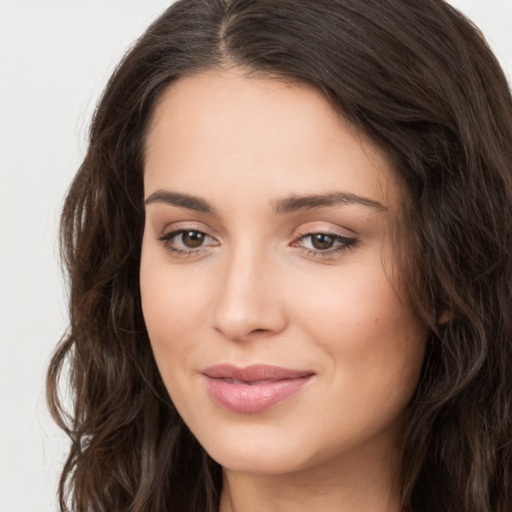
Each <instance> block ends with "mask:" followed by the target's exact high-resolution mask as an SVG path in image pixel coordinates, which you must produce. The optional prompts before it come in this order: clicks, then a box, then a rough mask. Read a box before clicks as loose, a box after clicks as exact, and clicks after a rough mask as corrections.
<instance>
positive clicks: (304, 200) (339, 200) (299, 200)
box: [274, 192, 387, 213]
mask: <svg viewBox="0 0 512 512" xmlns="http://www.w3.org/2000/svg"><path fill="white" fill-rule="evenodd" d="M345 204H347V205H348V204H360V205H363V206H369V207H371V208H375V209H376V210H378V211H380V212H385V211H387V208H386V207H385V206H384V205H383V204H381V203H379V202H378V201H376V200H375V199H369V198H367V197H361V196H358V195H356V194H351V193H348V192H330V193H328V194H318V195H310V196H290V197H286V198H284V199H278V200H276V201H274V211H275V212H276V213H291V212H295V211H299V210H311V209H313V208H325V207H328V206H338V205H345Z"/></svg>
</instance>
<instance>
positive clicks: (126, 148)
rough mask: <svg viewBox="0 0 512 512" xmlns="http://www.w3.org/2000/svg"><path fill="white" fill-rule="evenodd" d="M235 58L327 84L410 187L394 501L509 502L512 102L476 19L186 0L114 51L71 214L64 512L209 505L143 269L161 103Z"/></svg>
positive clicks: (210, 471)
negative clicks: (408, 305) (154, 348)
mask: <svg viewBox="0 0 512 512" xmlns="http://www.w3.org/2000/svg"><path fill="white" fill-rule="evenodd" d="M230 66H236V67H239V68H241V69H245V70H246V71H247V72H248V73H257V74H261V75H262V76H273V77H276V76H277V77H282V78H283V79H292V80H295V81H299V82H303V83H306V84H310V85H312V86H314V87H316V88H317V89H318V90H320V91H322V92H323V93H324V94H325V95H326V96H327V97H328V98H329V100H330V101H332V102H333V105H334V106H335V108H338V109H339V110H340V112H341V113H342V114H343V115H344V116H345V118H346V119H348V120H349V121H350V122H351V123H353V124H354V125H355V126H357V127H358V128H359V129H360V130H362V132H363V133H365V134H366V135H367V136H368V137H369V138H370V139H371V140H373V141H374V143H376V144H378V145H379V146H380V147H381V148H383V149H384V151H385V152H386V154H387V155H388V157H389V159H390V161H391V162H392V163H393V165H394V169H395V170H396V173H397V175H398V176H399V179H400V182H401V183H402V185H403V188H404V208H403V214H402V217H403V219H402V223H403V227H404V229H405V231H406V233H407V240H408V241H409V242H408V244H407V247H406V248H405V249H406V250H403V251H401V252H402V253H403V254H402V261H403V265H402V268H403V272H404V279H405V281H406V283H407V287H408V290H409V293H410V296H411V298H412V301H413V304H414V308H415V310H416V311H417V314H418V316H419V318H420V319H421V321H422V322H423V323H424V324H425V325H426V326H427V328H428V330H429V339H428V344H427V353H426V357H425V362H424V365H423V369H422V375H421V379H420V382H419V385H418V389H417V391H416V394H415V396H414V398H413V400H412V402H411V404H410V407H409V410H408V415H409V416H408V422H407V430H406V432H405V433H404V436H403V461H402V465H401V481H402V483H403V486H402V504H403V510H404V511H409V510H412V511H414V512H435V511H438V512H453V511H461V512H462V511H464V512H470V511H471V512H473V511H475V512H476V511H478V512H510V511H511V510H512V409H511V406H512V270H511V268H512V256H511V252H512V99H511V95H510V90H509V87H508V84H507V81H506V79H505V77H504V75H503V73H502V71H501V69H500V67H499V65H498V63H497V61H496V59H495V57H494V56H493V55H492V53H491V51H490V50H489V48H488V47H487V45H486V43H485V41H484V39H483V37H482V36H481V34H480V33H479V32H478V30H477V29H476V28H475V27H474V26H472V24H471V23H470V22H469V21H468V20H467V19H466V18H465V17H464V16H463V15H461V14H460V13H459V12H458V11H456V10H455V9H453V8H451V7H450V6H449V5H448V4H446V3H445V2H443V1H442V0H421V1H420V0H315V1H310V0H181V1H178V2H177V3H176V4H174V5H173V6H171V7H170V8H169V9H168V10H167V11H166V12H165V13H164V14H163V15H162V16H161V17H160V18H159V19H158V20H157V21H156V22H155V23H154V24H152V25H151V26H150V27H149V29H148V31H147V32H146V33H145V34H144V35H143V37H142V38H141V39H140V40H139V41H137V43H136V44H135V46H134V47H133V48H132V50H131V51H130V52H129V53H128V54H127V55H126V56H125V58H124V59H123V61H122V62H121V64H120V65H119V67H118V68H117V70H116V71H115V73H114V75H113V76H112V78H111V79H110V81H109V83H108V85H107V87H106V89H105V92H104V94H103V97H102V98H101V101H100V103H99V106H98V108H97V110H96V112H95V115H94V119H93V123H92V126H91V130H90V144H89V149H88V152H87V155H86V157H85V159H84V162H83V164H82V165H81V167H80V169H79V171H78V173H77V175H76V177H75V179H74V181H73V183H72V185H71V188H70V190H69V193H68V195H67V198H66V202H65V207H64V211H63V215H62V225H61V229H62V231H61V234H62V237H61V240H62V254H63V259H64V262H65V265H66V269H67V273H68V276H69V282H70V328H69V332H68V333H67V334H66V336H65V337H64V338H63V340H62V342H61V343H60V345H59V347H58V349H57V351H56V353H55V355H54V357H53V359H52V362H51V366H50V369H49V373H48V400H49V404H50V408H51V411H52V413H53V415H54V416H55V418H56V420H57V421H58V422H59V424H60V425H61V426H62V428H64V429H65V430H66V432H67V433H68V434H69V436H70V438H71V450H70V453H69V457H68V459H67V462H66V464H65V467H64V469H63V473H62V477H61V482H60V502H61V509H62V510H66V508H67V506H68V504H69V505H70V506H71V509H72V510H74V511H76V512H91V511H94V512H100V511H101V512H107V511H108V512H112V511H115V512H121V511H131V512H150V511H151V512H163V511H171V510H172V511H177V512H186V511H189V512H198V511H200V510H204V511H215V510H217V508H218V500H219V492H220V485H221V470H220V467H219V466H218V464H217V463H215V462H214V461H212V460H211V459H210V458H209V457H208V455H206V454H205V452H204V451H203V449H202V448H201V447H200V446H199V445H198V443H197V442H196V441H195V439H194V437H193V436H192V435H191V433H190V432H189V431H188V429H187V428H186V426H185V425H184V424H183V422H182V420H181V419H180V417H179V415H178V414H177V412H176V410H175V408H174V406H173V405H172V402H171V401H170V399H169V397H168V394H167V392H166V390H165V387H164V386H163V384H162V381H161V378H160V376H159V374H158V371H157V368H156V365H155V362H154V359H153V355H152V352H151V348H150V344H149V340H148V336H147V333H146V329H145V326H144V322H143V318H142V313H141V305H140V296H139V278H138V272H139V259H140V250H141V239H142V232H143V224H144V207H143V181H142V176H143V164H144V151H143V148H144V137H145V133H146V130H147V127H148V122H149V119H150V116H151V113H152V111H153V109H154V106H155V104H156V102H157V100H158V99H159V97H160V96H161V94H162V92H163V91H164V90H165V89H166V88H167V87H168V85H169V84H170V83H171V82H172V81H173V80H175V79H177V78H178V77H181V76H184V75H190V74H192V73H198V72H201V71H204V70H209V69H216V68H226V67H230ZM64 377H66V378H67V379H68V380H65V381H64V382H67V383H68V384H69V386H70V389H71V393H72V396H73V398H74V408H73V410H72V411H68V412H66V411H65V410H64V408H63V407H62V403H61V401H60V400H59V381H60V380H64ZM61 384H62V383H61Z"/></svg>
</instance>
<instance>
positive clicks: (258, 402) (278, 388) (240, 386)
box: [203, 364, 314, 413]
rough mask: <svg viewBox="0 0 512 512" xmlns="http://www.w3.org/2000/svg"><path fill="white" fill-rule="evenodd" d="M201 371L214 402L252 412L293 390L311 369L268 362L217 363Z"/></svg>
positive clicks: (274, 401)
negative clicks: (304, 369)
mask: <svg viewBox="0 0 512 512" xmlns="http://www.w3.org/2000/svg"><path fill="white" fill-rule="evenodd" d="M203 375H204V376H205V377H206V385H207V390H208V393H209V395H210V397H211V398H212V400H213V401H214V402H215V403H217V404H218V405H220V406H221V407H224V408H226V409H229V410H231V411H235V412H244V413H255V412H261V411H264V410H266V409H269V408H270V407H273V406H274V405H276V404H278V403H279V402H282V401H283V400H285V399H287V398H289V397H290V396H292V395H294V394H295V393H297V392H298V391H299V390H300V389H301V388H302V386H304V385H305V384H306V383H307V382H309V380H310V379H311V378H312V377H313V375H314V373H312V372H311V371H298V370H290V369H287V368H280V367H278V366H268V365H252V366H247V367H245V368H238V367H236V366H233V365H230V364H219V365H215V366H211V367H209V368H206V370H204V371H203Z"/></svg>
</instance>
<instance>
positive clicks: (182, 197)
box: [144, 190, 215, 213]
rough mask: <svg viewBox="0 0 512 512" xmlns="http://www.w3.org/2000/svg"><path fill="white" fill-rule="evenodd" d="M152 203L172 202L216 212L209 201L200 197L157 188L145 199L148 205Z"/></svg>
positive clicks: (194, 208)
mask: <svg viewBox="0 0 512 512" xmlns="http://www.w3.org/2000/svg"><path fill="white" fill-rule="evenodd" d="M152 203H164V204H171V205H174V206H181V207H182V208H188V209H190V210H196V211H198V212H204V213H214V212H215V210H214V209H213V208H212V207H211V206H210V205H209V204H208V202H207V201H205V200H204V199H201V198H200V197H194V196H190V195H188V194H182V193H180V192H171V191H168V190H157V191H155V192H153V193H152V194H151V195H150V196H149V197H148V198H147V199H146V200H145V201H144V204H145V205H146V206H147V205H148V204H152Z"/></svg>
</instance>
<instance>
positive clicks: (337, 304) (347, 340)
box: [294, 265, 426, 407]
mask: <svg viewBox="0 0 512 512" xmlns="http://www.w3.org/2000/svg"><path fill="white" fill-rule="evenodd" d="M372 268H373V269H377V270H372V271H370V272H366V274H365V273H364V271H363V270H361V269H360V271H359V272H358V271H357V269H353V270H354V271H353V272H347V273H346V274H345V276H344V278H343V279H339V280H338V279H337V280H334V279H333V280H330V281H329V287H325V286H324V287H323V288H322V289H319V290H318V291H317V292H316V293H315V292H311V290H310V291H309V293H308V294H307V295H306V294H305V293H296V294H295V295H294V296H295V297H299V298H300V297H303V298H302V299H298V300H297V303H296V305H295V309H296V310H297V311H302V312H303V314H302V318H301V323H302V329H303V330H304V331H307V332H308V334H309V338H310V339H314V340H316V343H317V344H318V345H320V346H321V347H322V349H323V351H324V352H325V353H326V354H328V356H329V358H330V361H331V365H330V368H331V369H332V373H333V377H332V378H333V379H334V380H335V382H336V385H337V386H338V388H339V389H341V390H346V391H347V392H348V393H347V394H348V395H350V396H352V397H354V398H355V397H356V396H359V397H363V396H364V397H366V398H367V399H368V400H370V401H372V400H375V401H378V400H381V399H386V400H388V399H389V398H390V397H396V399H397V401H398V402H399V403H397V406H399V407H400V406H401V405H404V404H403V402H407V401H408V400H409V398H410V396H411V395H412V393H413V391H414V389H415V387H416V384H417V381H418V378H419V374H420V370H421V365H422V361H423V356H424V349H425V339H426V331H425V329H424V328H423V327H422V326H421V325H420V324H419V323H418V322H417V320H416V318H415V317H414V315H413V313H412V311H411V309H410V308H409V307H408V306H407V304H406V303H405V302H404V301H403V300H402V299H401V298H400V297H399V294H398V293H397V291H396V290H395V288H394V287H393V285H392V284H391V283H390V282H389V279H388V277H387V276H386V274H385V273H384V272H382V271H378V269H379V266H377V265H375V266H373V267H372Z"/></svg>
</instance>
